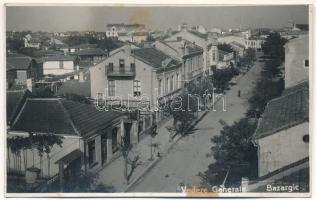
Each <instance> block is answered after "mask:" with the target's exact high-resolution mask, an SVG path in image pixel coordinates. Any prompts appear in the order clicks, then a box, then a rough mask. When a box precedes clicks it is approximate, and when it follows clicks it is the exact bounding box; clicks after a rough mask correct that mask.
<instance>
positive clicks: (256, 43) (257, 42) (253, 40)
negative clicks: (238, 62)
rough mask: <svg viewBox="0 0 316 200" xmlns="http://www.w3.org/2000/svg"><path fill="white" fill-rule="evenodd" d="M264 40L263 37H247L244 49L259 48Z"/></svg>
mask: <svg viewBox="0 0 316 200" xmlns="http://www.w3.org/2000/svg"><path fill="white" fill-rule="evenodd" d="M264 40H265V38H263V37H249V38H247V39H246V41H245V43H246V49H249V48H252V49H256V50H261V49H262V44H263V42H264Z"/></svg>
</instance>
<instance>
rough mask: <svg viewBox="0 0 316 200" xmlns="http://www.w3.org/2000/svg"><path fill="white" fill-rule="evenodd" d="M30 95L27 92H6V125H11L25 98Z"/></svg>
mask: <svg viewBox="0 0 316 200" xmlns="http://www.w3.org/2000/svg"><path fill="white" fill-rule="evenodd" d="M30 95H31V92H30V91H28V90H9V91H7V123H8V124H11V122H12V121H13V120H14V118H15V117H16V115H17V112H19V110H20V109H21V107H22V105H23V104H24V102H25V100H26V98H27V97H29V96H30Z"/></svg>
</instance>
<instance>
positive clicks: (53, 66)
mask: <svg viewBox="0 0 316 200" xmlns="http://www.w3.org/2000/svg"><path fill="white" fill-rule="evenodd" d="M78 69H79V66H78V62H77V59H76V57H73V56H50V57H47V58H45V59H44V60H43V74H44V75H62V74H67V73H70V72H74V71H76V70H78Z"/></svg>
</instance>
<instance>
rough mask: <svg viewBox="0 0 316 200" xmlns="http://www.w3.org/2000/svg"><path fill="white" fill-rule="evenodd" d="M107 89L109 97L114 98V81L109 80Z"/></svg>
mask: <svg viewBox="0 0 316 200" xmlns="http://www.w3.org/2000/svg"><path fill="white" fill-rule="evenodd" d="M108 87H109V88H108V89H109V96H114V95H115V81H114V80H109V82H108Z"/></svg>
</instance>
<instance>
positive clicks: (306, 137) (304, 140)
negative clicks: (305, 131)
mask: <svg viewBox="0 0 316 200" xmlns="http://www.w3.org/2000/svg"><path fill="white" fill-rule="evenodd" d="M303 142H304V143H309V135H304V136H303Z"/></svg>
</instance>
